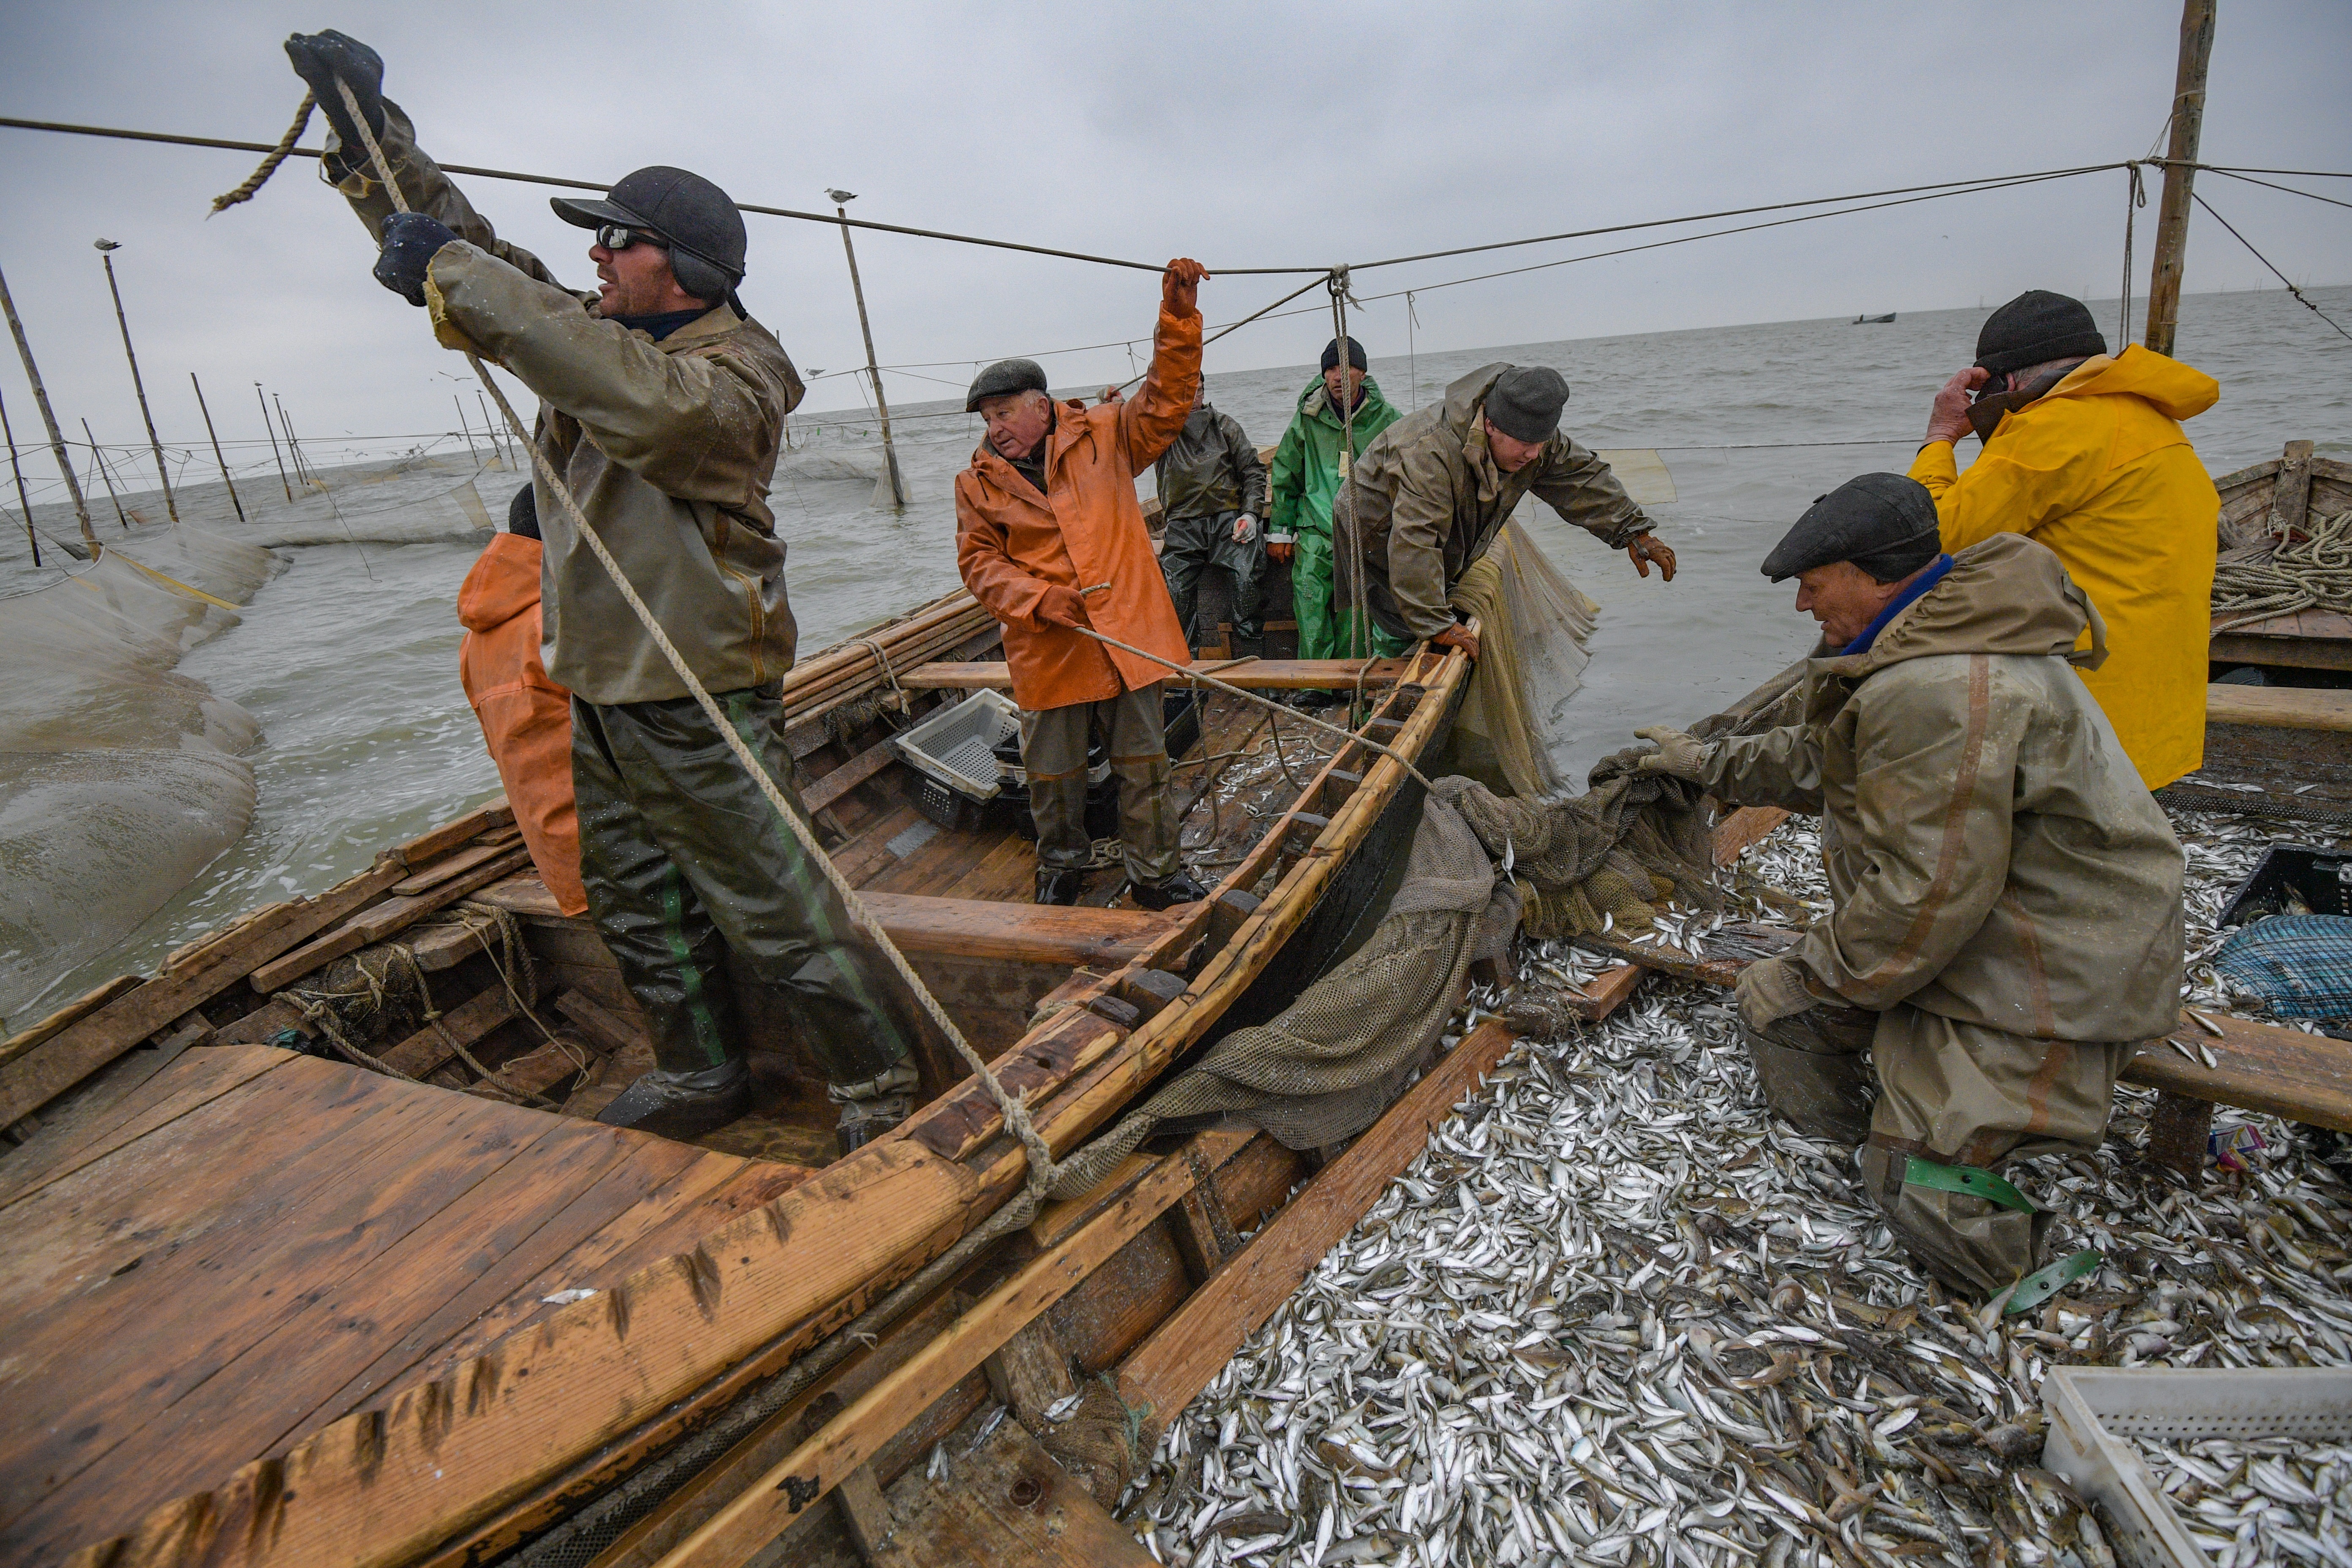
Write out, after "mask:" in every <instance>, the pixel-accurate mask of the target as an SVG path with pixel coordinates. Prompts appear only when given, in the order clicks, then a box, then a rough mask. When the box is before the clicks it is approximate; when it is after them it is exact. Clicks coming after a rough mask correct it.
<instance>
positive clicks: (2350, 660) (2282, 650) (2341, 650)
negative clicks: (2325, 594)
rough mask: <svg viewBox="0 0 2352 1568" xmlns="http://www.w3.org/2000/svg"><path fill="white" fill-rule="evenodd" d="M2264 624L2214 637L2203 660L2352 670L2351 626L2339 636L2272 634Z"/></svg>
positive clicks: (2239, 628)
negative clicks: (2206, 658) (2205, 658)
mask: <svg viewBox="0 0 2352 1568" xmlns="http://www.w3.org/2000/svg"><path fill="white" fill-rule="evenodd" d="M2270 625H2271V623H2270V622H2267V621H2264V622H2261V623H2259V624H2257V625H2254V626H2240V627H2238V628H2236V629H2235V630H2233V631H2226V632H2221V633H2219V634H2218V635H2216V636H2215V637H2214V638H2213V641H2212V643H2211V645H2210V647H2208V649H2207V650H2206V657H2208V658H2210V659H2211V660H2212V661H2213V662H2214V663H2216V664H2268V665H2285V666H2287V667H2289V668H2294V669H2352V623H2347V626H2346V629H2345V633H2344V635H2343V636H2342V637H2326V638H2320V637H2305V636H2301V635H2298V634H2296V633H2293V632H2271V631H2266V630H2265V629H2264V628H2265V627H2267V626H2270Z"/></svg>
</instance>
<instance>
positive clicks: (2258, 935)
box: [2213, 915, 2352, 1018]
mask: <svg viewBox="0 0 2352 1568" xmlns="http://www.w3.org/2000/svg"><path fill="white" fill-rule="evenodd" d="M2213 968H2214V970H2215V972H2216V973H2219V974H2220V975H2221V980H2222V983H2223V984H2226V985H2227V986H2228V987H2229V988H2230V991H2231V994H2233V995H2236V996H2242V997H2244V998H2246V999H2247V1000H2249V1001H2259V1002H2262V1003H2263V1004H2264V1005H2267V1006H2268V1007H2269V1009H2270V1011H2271V1013H2272V1015H2273V1016H2276V1017H2281V1018H2347V1017H2352V919H2347V918H2346V917H2345V916H2343V915H2274V916H2273V917H2272V918H2270V919H2269V920H2261V921H2255V922H2254V923H2253V924H2252V925H2250V926H2247V927H2245V928H2243V929H2242V930H2241V931H2238V932H2237V934H2235V935H2234V936H2232V937H2231V938H2230V940H2229V941H2228V942H2224V943H2222V944H2221V952H2220V953H2219V954H2217V955H2216V956H2215V958H2214V960H2213Z"/></svg>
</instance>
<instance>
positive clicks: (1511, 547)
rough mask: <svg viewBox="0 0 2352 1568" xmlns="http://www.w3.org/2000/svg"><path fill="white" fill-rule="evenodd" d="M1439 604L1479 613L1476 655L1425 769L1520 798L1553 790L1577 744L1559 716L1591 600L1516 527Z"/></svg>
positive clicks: (1592, 612)
mask: <svg viewBox="0 0 2352 1568" xmlns="http://www.w3.org/2000/svg"><path fill="white" fill-rule="evenodd" d="M1447 602H1448V603H1449V604H1451V605H1453V607H1454V609H1456V610H1458V611H1461V612H1463V613H1464V614H1465V615H1472V616H1477V617H1478V641H1479V658H1478V662H1477V663H1476V664H1475V665H1473V666H1472V667H1471V670H1470V688H1469V690H1468V691H1467V692H1465V694H1464V696H1463V699H1462V710H1461V712H1460V713H1459V715H1457V716H1456V718H1455V719H1454V732H1453V735H1452V737H1451V738H1450V739H1449V740H1448V741H1447V742H1446V744H1445V746H1444V748H1443V749H1442V750H1441V751H1440V752H1438V753H1437V755H1436V756H1435V757H1434V758H1433V759H1432V762H1431V764H1430V767H1429V769H1428V771H1429V772H1430V773H1432V775H1433V776H1434V775H1435V774H1437V773H1459V774H1461V775H1462V776H1464V777H1465V778H1472V779H1475V780H1477V781H1478V782H1479V783H1480V784H1485V785H1486V787H1487V788H1489V789H1492V790H1495V791H1497V792H1498V793H1501V794H1506V795H1517V796H1519V797H1521V798H1522V799H1526V800H1535V799H1538V798H1540V797H1542V796H1545V795H1556V794H1558V793H1559V791H1560V789H1561V788H1562V787H1563V785H1564V784H1566V783H1567V779H1566V777H1565V776H1564V774H1563V773H1562V772H1561V763H1562V759H1563V758H1564V757H1565V756H1566V755H1567V753H1568V750H1569V748H1570V746H1571V745H1573V744H1574V743H1575V741H1576V737H1575V736H1574V735H1572V734H1570V732H1569V731H1568V727H1567V725H1566V724H1565V723H1564V722H1563V719H1562V714H1563V711H1564V710H1565V709H1566V708H1567V706H1568V701H1569V699H1570V698H1571V697H1573V696H1575V695H1576V689H1577V687H1578V685H1579V683H1580V681H1581V680H1582V679H1583V676H1584V666H1585V663H1586V661H1587V659H1588V658H1590V657H1591V656H1590V655H1588V654H1587V653H1586V652H1585V651H1584V639H1585V638H1586V637H1588V636H1590V635H1591V631H1592V624H1593V617H1594V616H1596V615H1598V614H1599V606H1598V605H1594V604H1593V602H1592V601H1591V599H1588V598H1586V597H1585V596H1584V595H1583V594H1582V593H1581V592H1580V590H1579V589H1578V588H1577V586H1576V585H1575V584H1573V583H1570V581H1569V580H1568V579H1567V578H1566V577H1564V576H1562V575H1561V574H1560V572H1559V568H1558V567H1556V566H1554V565H1553V564H1552V563H1551V560H1550V558H1549V557H1548V556H1546V555H1545V554H1544V552H1543V550H1542V548H1541V547H1540V546H1538V544H1537V543H1536V542H1535V541H1534V540H1533V539H1532V538H1529V537H1528V535H1527V534H1526V533H1525V532H1524V531H1522V530H1520V529H1519V528H1518V527H1517V525H1516V524H1506V525H1505V526H1504V528H1503V530H1502V532H1501V533H1500V534H1499V535H1498V536H1497V537H1496V540H1495V542H1494V543H1493V545H1491V546H1490V547H1489V548H1488V549H1487V551H1486V554H1484V555H1482V556H1480V557H1479V558H1478V559H1477V560H1476V561H1475V562H1474V563H1472V564H1471V566H1470V569H1469V570H1468V571H1466V572H1465V573H1464V574H1462V580H1461V581H1460V582H1458V583H1456V584H1454V591H1453V593H1452V594H1451V595H1449V596H1448V599H1447Z"/></svg>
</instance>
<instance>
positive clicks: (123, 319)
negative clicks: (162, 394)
mask: <svg viewBox="0 0 2352 1568" xmlns="http://www.w3.org/2000/svg"><path fill="white" fill-rule="evenodd" d="M90 243H91V244H92V245H94V246H96V247H98V255H99V259H100V260H101V261H103V262H105V263H106V291H107V292H108V293H110V294H111V295H113V296H114V321H115V324H116V325H117V326H120V327H121V329H122V357H123V358H124V359H127V360H129V361H130V362H131V391H133V392H135V393H137V394H138V395H139V417H140V418H142V419H143V420H145V421H146V422H147V444H148V446H150V447H153V448H154V452H155V477H156V478H157V479H162V480H163V510H165V511H166V512H168V513H170V514H171V518H172V521H173V522H177V521H180V503H179V502H178V501H177V500H173V496H172V469H171V467H170V466H169V465H168V464H166V463H165V462H164V461H163V440H162V438H161V437H158V436H157V435H156V434H155V416H154V415H153V414H152V413H150V412H148V408H147V384H146V383H144V382H142V381H141V380H140V379H139V355H138V353H137V352H136V351H135V350H133V349H132V348H131V318H129V317H128V316H126V315H124V314H123V313H122V290H121V289H119V288H117V287H116V286H115V282H114V252H116V251H117V250H120V249H121V248H122V247H121V246H119V245H117V244H116V243H115V242H114V241H113V240H110V239H94V240H91V241H90Z"/></svg>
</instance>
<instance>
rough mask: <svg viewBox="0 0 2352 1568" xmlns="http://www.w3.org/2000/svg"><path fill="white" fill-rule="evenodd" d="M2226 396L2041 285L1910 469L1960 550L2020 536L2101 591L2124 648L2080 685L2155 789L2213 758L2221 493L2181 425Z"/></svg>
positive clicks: (1982, 351) (2002, 313)
mask: <svg viewBox="0 0 2352 1568" xmlns="http://www.w3.org/2000/svg"><path fill="white" fill-rule="evenodd" d="M2220 396H2221V384H2220V383H2219V382H2217V381H2215V380H2214V379H2213V378H2212V377H2211V376H2210V375H2207V374H2205V373H2204V372H2203V371H2201V370H2197V369H2194V368H2192V367H2190V366H2189V365H2185V364H2183V363H2180V362H2179V360H2175V359H2168V358H2166V357H2165V356H2164V355H2163V354H2160V353H2156V352H2155V351H2153V350H2151V349H2147V348H2145V347H2141V346H2139V345H2137V344H2126V346H2125V348H2124V351H2123V353H2119V354H2114V355H2110V354H2109V353H2107V340H2106V339H2105V337H2103V336H2101V335H2100V332H2099V328H2098V323H2097V322H2096V321H2093V320H2092V319H2091V312H2090V310H2089V309H2088V308H2087V307H2085V306H2084V304H2083V302H2082V301H2081V300H2070V299H2068V298H2067V297H2066V296H2065V295H2063V294H2053V293H2051V292H2050V291H2049V290H2048V289H2027V290H2026V291H2025V292H2024V293H2022V294H2020V295H2019V296H2018V297H2017V298H2016V299H2014V300H2011V301H2010V302H2009V303H2008V304H2006V305H2003V306H2002V307H2001V308H2000V310H1995V311H1994V312H1993V313H1992V314H1991V315H1990V316H1989V317H1987V318H1986V319H1985V324H1984V327H1983V329H1982V330H1981V331H1979V332H1978V334H1977V361H1976V363H1974V364H1972V365H1969V366H1968V367H1967V368H1965V369H1963V370H1960V371H1958V372H1957V373H1955V374H1953V376H1952V378H1951V379H1950V380H1949V381H1948V382H1946V383H1945V384H1944V387H1943V390H1942V391H1940V392H1938V393H1937V395H1936V401H1935V405H1934V407H1933V408H1932V410H1931V411H1930V412H1929V415H1928V417H1927V445H1925V446H1923V447H1920V448H1919V456H1918V458H1917V460H1916V461H1915V462H1913V464H1912V465H1911V477H1912V478H1913V479H1917V480H1918V481H1919V482H1920V483H1921V484H1924V485H1926V486H1927V489H1928V490H1929V492H1930V493H1932V494H1933V495H1934V496H1935V498H1936V510H1937V516H1938V517H1939V518H1941V519H1942V521H1943V540H1944V547H1945V548H1946V549H1948V550H1958V549H1960V548H1961V547H1963V546H1965V545H1969V544H1974V543H1975V542H1977V541H1979V540H1980V539H1988V538H1990V537H1991V536H1992V535H1993V534H1995V533H2000V532H2013V533H2022V534H2025V535H2027V536H2029V537H2031V538H2033V539H2036V540H2039V541H2040V542H2042V543H2043V544H2046V545H2048V546H2049V547H2050V548H2051V549H2052V550H2053V551H2054V552H2056V553H2057V556H2058V559H2059V560H2060V561H2062V562H2063V563H2065V566H2066V571H2067V573H2068V574H2070V575H2071V576H2072V577H2073V578H2074V581H2075V582H2077V583H2079V584H2082V585H2083V587H2084V589H2085V590H2086V591H2088V593H2089V594H2090V595H2091V602H2092V603H2093V604H2095V605H2098V606H2099V611H2100V613H2101V614H2102V615H2104V616H2106V618H2107V633H2108V636H2109V637H2111V638H2112V639H2113V642H2114V651H2113V656H2112V657H2111V658H2108V660H2107V662H2106V663H2105V665H2103V666H2101V667H2100V668H2097V669H2095V670H2086V671H2084V675H2083V679H2084V682H2085V684H2087V685H2088V686H2089V687H2090V689H2091V695H2093V696H2094V697H2095V698H2097V699H2098V700H2099V706H2100V707H2101V708H2103V709H2105V710H2106V715H2107V717H2108V718H2109V719H2110V720H2112V721H2114V722H2115V726H2116V736H2117V737H2118V738H2120V739H2121V740H2122V742H2123V747H2124V752H2125V754H2126V756H2128V757H2130V758H2131V760H2132V763H2133V765H2134V766H2136V767H2137V768H2138V770H2139V775H2140V780H2141V782H2142V783H2144V784H2147V787H2148V788H2150V789H2161V788H2162V787H2164V786H2165V785H2166V784H2170V783H2171V782H2172V781H2173V780H2175V779H2177V778H2179V776H2180V775H2181V774H2183V773H2192V772H2194V771H2195V770H2196V769H2197V767H2198V765H2199V764H2200V763H2202V762H2203V761H2204V760H2205V682H2206V679H2207V677H2208V675H2209V674H2210V670H2209V668H2208V667H2207V663H2206V645H2207V643H2208V641H2209V639H2210V631H2211V627H2212V624H2213V618H2212V603H2211V601H2212V595H2213V563H2214V554H2215V552H2216V548H2217V544H2218V540H2217V537H2216V534H2215V531H2214V524H2215V521H2216V519H2217V518H2218V517H2219V516H2220V513H2221V496H2220V495H2219V494H2217V493H2216V492H2215V490H2214V489H2213V481H2212V479H2210V477H2208V476H2207V474H2206V472H2205V465H2204V464H2203V463H2202V462H2200V460H2199V459H2198V457H2197V453H2196V450H2195V448H2193V447H2190V446H2189V437H2188V435H2187V433H2186V432H2184V431H2183V430H2182V429H2181V428H2180V422H2181V421H2182V420H2184V419H2189V418H2192V417H2194V416H2197V415H2199V414H2202V413H2203V412H2204V411H2205V410H2206V409H2208V408H2210V407H2212V406H2213V404H2214V402H2215V400H2216V399H2218V398H2219V397H2220ZM1971 432H1974V434H1975V435H1976V436H1977V437H1978V438H1979V440H1981V441H1982V442H1983V443H1984V455H1983V456H1981V457H1979V458H1978V459H1977V460H1976V461H1975V462H1974V463H1972V464H1970V465H1969V471H1968V472H1966V473H1961V472H1960V471H1959V466H1958V458H1956V456H1955V448H1956V447H1957V446H1958V443H1959V442H1960V441H1962V440H1964V439H1966V438H1967V437H1968V436H1969V434H1970V433H1971Z"/></svg>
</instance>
